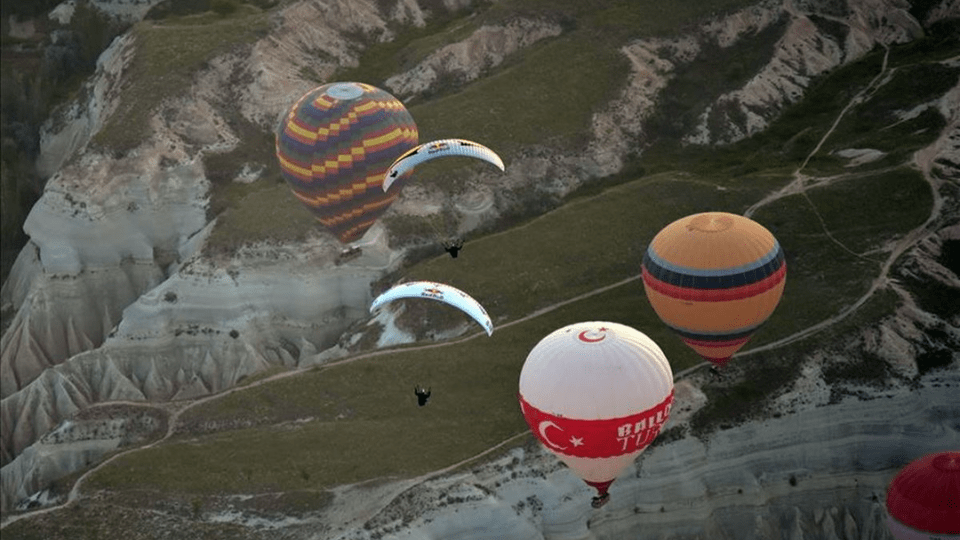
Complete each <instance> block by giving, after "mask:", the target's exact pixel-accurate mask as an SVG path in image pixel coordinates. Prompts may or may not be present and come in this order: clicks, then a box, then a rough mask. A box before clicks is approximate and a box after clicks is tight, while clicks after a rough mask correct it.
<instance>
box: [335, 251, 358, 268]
mask: <svg viewBox="0 0 960 540" xmlns="http://www.w3.org/2000/svg"><path fill="white" fill-rule="evenodd" d="M361 253H363V250H361V249H360V248H359V247H356V246H354V247H349V248H347V249H344V250H342V251H341V252H340V254H339V255H337V261H336V264H337V266H340V265H341V264H343V263H345V262H347V261H351V260H353V259H356V258H357V257H359V256H360V255H361Z"/></svg>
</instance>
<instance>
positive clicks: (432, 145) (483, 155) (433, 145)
mask: <svg viewBox="0 0 960 540" xmlns="http://www.w3.org/2000/svg"><path fill="white" fill-rule="evenodd" d="M444 156H465V157H472V158H476V159H482V160H484V161H486V162H488V163H492V164H494V165H496V166H497V168H498V169H500V170H501V171H502V170H504V167H503V160H502V159H500V156H498V155H497V154H496V152H494V151H493V150H491V149H489V148H487V147H486V146H484V145H482V144H480V143H475V142H473V141H468V140H465V139H440V140H437V141H433V142H428V143H424V144H421V145H420V146H417V147H415V148H413V149H411V150H409V151H407V152H406V153H405V154H403V155H401V156H400V157H398V158H397V160H396V161H394V162H393V165H391V166H390V168H389V169H387V173H386V175H384V177H383V191H387V190H388V189H390V186H391V185H393V181H394V180H396V179H397V178H399V177H401V176H403V175H404V174H406V173H407V172H408V171H409V170H411V169H413V168H414V167H416V166H417V165H419V164H421V163H423V162H425V161H430V160H431V159H436V158H438V157H444Z"/></svg>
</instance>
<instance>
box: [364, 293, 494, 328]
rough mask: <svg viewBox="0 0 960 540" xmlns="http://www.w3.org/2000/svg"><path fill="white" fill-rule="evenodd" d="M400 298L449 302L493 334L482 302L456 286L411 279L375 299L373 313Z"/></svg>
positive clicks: (371, 310)
mask: <svg viewBox="0 0 960 540" xmlns="http://www.w3.org/2000/svg"><path fill="white" fill-rule="evenodd" d="M400 298H427V299H429V300H436V301H438V302H443V303H445V304H449V305H451V306H453V307H455V308H457V309H459V310H460V311H463V312H464V313H466V314H467V315H469V316H470V317H472V318H473V320H475V321H477V323H479V324H480V326H482V327H483V329H484V331H486V332H487V335H488V336H489V335H492V334H493V321H491V320H490V315H487V310H485V309H483V306H481V305H480V302H477V301H476V300H474V299H473V297H472V296H470V295H469V294H467V293H465V292H463V291H461V290H460V289H458V288H456V287H452V286H450V285H446V284H443V283H437V282H435V281H411V282H408V283H401V284H400V285H396V286H394V287H391V288H390V289H389V290H387V291H386V292H384V293H383V294H381V295H380V296H378V297H376V298H375V299H374V300H373V303H372V304H371V305H370V312H371V313H373V312H374V311H376V310H377V309H378V308H380V306H382V305H384V304H386V303H388V302H392V301H394V300H397V299H400Z"/></svg>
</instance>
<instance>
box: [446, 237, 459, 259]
mask: <svg viewBox="0 0 960 540" xmlns="http://www.w3.org/2000/svg"><path fill="white" fill-rule="evenodd" d="M461 249H463V240H462V239H460V238H454V239H453V240H451V241H449V242H444V243H443V250H444V251H446V252H447V253H449V254H450V257H451V258H453V259H456V258H457V255H459V254H460V250H461Z"/></svg>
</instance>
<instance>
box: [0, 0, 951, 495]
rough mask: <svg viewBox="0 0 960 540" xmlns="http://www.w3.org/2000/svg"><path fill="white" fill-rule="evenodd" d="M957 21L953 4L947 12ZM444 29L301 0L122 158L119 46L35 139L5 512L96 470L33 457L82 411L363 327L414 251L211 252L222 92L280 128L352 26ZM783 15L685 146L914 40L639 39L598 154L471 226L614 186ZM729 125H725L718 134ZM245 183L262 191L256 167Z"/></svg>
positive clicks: (485, 62) (539, 168)
mask: <svg viewBox="0 0 960 540" xmlns="http://www.w3.org/2000/svg"><path fill="white" fill-rule="evenodd" d="M462 5H466V3H463V2H460V3H456V2H451V3H449V4H448V7H458V6H460V7H462ZM956 9H957V8H956V6H955V5H953V6H952V7H951V5H950V4H949V3H948V2H945V3H944V8H943V10H942V11H943V12H944V13H947V14H948V15H949V13H951V10H956ZM954 12H955V11H954ZM931 16H933V15H931ZM941 16H946V15H941ZM429 17H430V13H429V10H425V9H424V8H423V7H422V6H420V5H419V4H418V3H417V2H416V1H414V0H404V1H399V2H396V3H394V4H384V3H378V2H354V1H352V0H332V1H329V2H310V1H303V2H296V3H291V4H290V5H288V6H286V7H284V8H283V10H282V11H280V12H279V13H278V14H277V16H276V19H275V21H274V25H273V26H272V27H271V30H270V32H269V34H268V35H267V36H266V37H263V38H262V39H259V40H257V41H256V42H255V43H254V44H253V45H252V46H250V47H249V48H245V49H242V50H239V51H237V50H235V51H231V52H229V53H225V54H224V55H222V56H219V57H217V58H214V59H213V60H211V61H210V62H208V63H207V66H206V67H205V68H204V69H203V70H202V71H201V72H199V73H197V74H196V76H195V77H194V79H193V80H192V83H191V86H190V88H189V89H187V91H186V92H185V93H184V94H183V95H180V96H179V97H176V98H171V100H172V101H170V102H169V103H168V104H167V105H169V106H168V107H164V109H165V110H166V111H167V113H166V114H161V113H160V112H158V113H157V114H155V115H153V116H151V117H150V134H149V136H148V137H147V138H146V139H145V140H144V141H143V142H142V143H141V144H140V145H139V146H137V147H136V148H134V149H133V150H131V151H129V152H127V153H125V154H124V155H122V156H115V155H112V154H106V153H103V152H100V151H98V150H96V148H95V147H94V146H92V145H91V144H90V141H91V138H92V137H93V136H94V135H95V134H96V133H97V132H98V131H99V130H100V129H101V128H102V127H103V126H104V124H105V122H106V121H107V119H108V118H109V117H110V115H112V114H113V113H114V112H115V111H116V107H117V103H118V101H119V99H120V98H119V96H120V93H121V92H122V91H123V84H124V77H125V75H126V74H127V70H128V68H129V66H130V62H131V59H132V57H133V55H134V54H135V43H134V42H133V40H132V38H131V36H130V35H125V36H123V37H121V38H118V39H117V40H116V42H115V43H114V44H113V45H112V46H111V47H110V49H109V50H108V51H107V52H106V53H104V55H103V56H102V57H101V59H100V61H99V64H98V65H99V67H98V72H97V75H96V76H95V77H94V79H93V80H92V81H91V82H90V83H89V84H88V85H87V86H85V89H84V91H83V92H82V98H80V99H78V100H77V101H76V102H75V103H73V104H71V105H70V106H69V107H67V108H65V109H63V110H61V111H59V113H58V114H57V116H56V117H55V118H54V119H52V120H51V121H50V122H49V123H48V125H47V127H46V129H45V131H44V132H43V134H42V136H41V140H42V151H41V157H40V159H39V161H38V167H39V168H41V170H44V171H46V172H48V173H49V174H51V175H52V177H51V179H50V181H49V182H48V186H47V189H46V192H45V193H44V196H43V198H42V199H41V201H40V202H39V203H38V204H37V205H36V207H35V208H34V209H33V211H32V212H31V214H30V216H29V218H28V220H27V223H26V225H25V230H26V231H27V233H28V234H29V235H30V237H31V242H30V244H28V246H27V247H26V248H25V249H24V251H23V252H22V253H21V255H20V258H19V259H18V261H17V263H16V266H15V268H14V270H13V272H12V273H11V277H10V279H9V280H8V281H7V282H6V283H4V285H3V290H2V293H0V301H2V303H3V305H4V309H5V310H13V311H15V315H14V317H13V318H12V322H11V323H10V325H9V327H8V328H7V329H6V331H5V332H4V334H3V338H2V343H0V381H2V383H0V395H2V398H3V400H2V403H0V407H2V411H0V415H2V419H3V425H2V438H0V440H2V456H0V457H2V463H3V464H4V468H3V469H2V470H3V486H4V487H3V495H4V500H3V506H4V508H8V507H9V505H10V504H12V503H13V502H15V501H16V500H18V499H19V498H22V497H23V496H25V494H28V493H30V492H31V490H36V489H39V486H42V485H44V483H45V482H48V481H49V480H50V479H52V478H55V477H57V476H58V475H62V474H67V473H69V472H70V471H72V470H75V468H76V467H79V466H83V465H84V464H85V463H86V462H89V460H91V459H96V457H95V456H98V455H103V454H104V453H105V452H108V451H109V450H110V449H111V448H113V447H111V446H110V445H109V444H106V445H100V446H97V447H96V448H95V449H93V450H90V452H92V453H88V454H84V455H85V456H86V457H85V458H84V459H83V460H78V459H73V458H69V459H68V458H66V457H65V458H63V459H60V460H59V461H57V462H58V463H62V464H63V466H62V467H60V466H55V467H54V466H49V465H45V466H44V467H45V468H44V470H45V471H47V472H44V473H43V474H37V473H36V472H35V471H34V469H33V468H34V467H35V466H38V465H36V463H38V462H37V460H36V459H35V457H31V456H36V455H39V451H37V450H34V451H31V452H30V455H27V453H26V452H25V449H28V448H30V447H31V445H33V444H34V443H36V442H37V441H38V440H39V439H40V438H41V437H42V436H43V435H44V434H45V433H48V432H50V431H51V430H53V429H55V428H56V427H57V426H58V425H62V422H64V421H65V420H67V419H69V418H70V417H71V416H72V415H75V414H76V413H77V412H78V411H82V410H85V409H87V408H89V407H90V406H91V405H93V404H96V403H100V402H104V401H112V400H125V401H166V400H171V399H188V398H193V397H197V396H200V395H205V394H208V393H210V392H216V391H219V390H222V389H224V388H228V387H230V386H232V385H235V384H236V383H237V382H238V381H240V380H242V379H243V378H245V377H249V376H250V375H253V374H255V373H257V372H260V371H262V370H264V369H266V368H267V367H268V366H270V365H283V366H288V367H290V366H301V365H304V363H305V362H317V361H323V359H324V358H326V357H325V356H323V355H322V354H320V353H321V351H323V350H324V349H325V348H328V347H330V346H331V345H333V343H335V342H336V338H337V337H338V336H339V334H340V333H341V332H342V331H343V330H344V329H345V327H346V326H347V325H348V324H349V323H350V322H351V321H353V320H355V319H357V318H359V317H361V316H363V315H365V313H366V306H367V305H368V303H369V299H370V298H369V284H370V283H371V282H372V281H374V280H376V279H377V278H378V277H380V276H381V275H382V274H383V273H384V272H385V271H387V270H389V269H390V268H392V267H393V265H394V264H396V262H397V260H398V257H399V256H400V254H399V253H398V252H395V251H393V250H391V249H390V248H389V247H388V245H387V242H386V239H385V236H384V235H383V231H380V232H379V233H377V232H374V233H373V234H372V235H371V238H370V239H369V242H370V243H369V245H368V246H367V247H365V256H364V258H363V259H361V260H357V261H352V262H351V263H350V264H347V265H344V266H337V265H336V264H334V261H335V259H336V256H337V251H338V248H337V247H336V246H335V244H334V243H333V242H332V241H331V240H330V239H329V238H327V237H324V236H316V237H311V238H309V239H307V240H306V241H304V242H303V243H300V244H297V245H284V246H248V247H247V248H245V249H242V250H239V251H238V252H237V253H235V254H232V255H231V256H228V257H221V258H211V257H206V256H203V255H201V253H202V246H203V243H204V241H205V239H206V237H207V234H209V231H210V229H211V228H212V227H215V223H213V222H209V221H208V217H207V209H208V204H209V194H210V189H211V184H210V181H209V179H208V178H207V172H206V171H205V170H204V168H203V159H202V158H203V156H204V155H207V154H210V153H223V152H228V151H230V150H231V149H234V148H236V147H237V145H238V144H240V134H239V133H238V132H237V130H236V129H234V128H233V127H232V125H231V123H230V122H228V121H227V120H226V119H225V117H224V115H223V114H222V113H221V111H220V109H219V108H218V103H219V102H220V100H221V99H222V98H221V96H220V95H219V93H220V92H221V90H222V89H223V88H227V87H228V88H230V89H231V99H233V100H234V101H233V105H234V106H235V108H236V110H237V111H239V114H240V115H242V117H243V118H244V119H245V120H246V121H248V122H251V123H253V124H256V125H258V126H262V127H265V128H271V127H272V126H273V125H275V124H276V122H277V119H278V118H279V116H280V115H281V114H282V113H283V112H284V111H285V110H286V108H287V107H288V106H289V104H290V103H291V102H292V101H293V100H295V99H296V98H298V97H299V96H300V95H302V94H303V93H304V92H306V91H307V90H309V89H310V88H311V87H313V86H314V85H315V84H316V82H315V80H311V79H316V80H323V81H326V80H328V79H329V78H330V77H332V76H333V74H334V73H335V70H336V69H337V68H338V67H339V66H352V65H356V64H357V62H358V58H359V53H360V51H361V49H360V45H359V43H358V41H357V40H356V39H355V38H354V37H352V36H355V35H356V33H357V32H360V33H362V34H364V35H367V36H377V39H380V40H383V41H387V40H390V39H393V37H394V36H393V30H391V28H393V26H392V25H393V24H395V23H401V24H413V25H423V24H424V21H425V20H427V19H428V18H429ZM821 18H830V20H832V21H834V22H835V23H836V24H837V25H840V26H843V27H846V28H847V30H846V31H845V32H843V33H844V34H845V36H846V37H844V38H843V39H840V38H838V37H837V36H835V35H831V34H829V33H824V32H823V31H822V30H821V29H820V27H819V26H817V25H816V24H814V23H812V22H811V20H813V19H817V20H819V19H821ZM781 20H787V21H789V22H788V23H787V25H786V28H787V31H786V33H785V35H784V37H782V38H781V40H780V42H779V43H778V46H777V49H776V53H775V55H774V56H773V58H772V59H771V61H770V62H769V63H768V64H767V65H766V66H765V67H764V68H763V70H762V71H761V72H760V74H758V75H757V76H756V77H754V78H753V79H751V80H750V82H749V83H747V85H745V86H744V87H743V88H741V89H739V90H738V91H736V92H733V93H731V94H728V95H725V96H723V97H722V98H721V99H720V100H719V101H718V102H717V103H718V105H717V106H716V107H715V108H714V109H713V110H724V111H729V110H731V108H730V107H729V106H727V104H731V103H732V104H733V107H734V108H736V107H740V108H741V109H742V112H743V114H742V115H740V114H729V115H728V116H727V117H724V118H719V117H717V118H715V117H712V116H710V117H709V118H707V117H705V118H704V119H703V121H702V122H701V124H700V125H701V127H700V128H698V130H697V131H696V133H693V134H690V138H689V140H690V141H691V142H700V143H707V142H723V141H731V140H736V139H737V138H740V137H743V136H745V135H748V134H750V133H753V132H755V131H756V130H758V129H762V127H764V126H766V124H767V123H768V122H769V121H770V119H772V118H773V117H775V116H776V114H777V113H778V112H779V111H780V110H781V109H782V108H783V107H784V106H785V105H787V104H789V103H792V102H793V101H795V100H796V99H797V97H799V95H800V94H802V92H803V90H804V89H805V87H806V85H807V84H808V83H809V81H810V79H811V78H812V77H813V76H815V75H817V74H820V73H823V72H825V71H827V70H828V69H830V68H832V67H835V66H837V65H840V64H842V63H844V62H848V61H850V60H852V59H855V58H857V57H858V56H859V55H862V54H863V53H864V52H866V51H868V50H870V49H871V48H872V47H873V46H874V45H876V44H890V43H896V42H900V41H904V40H907V39H910V37H911V36H913V35H915V33H916V30H917V28H918V27H917V23H916V21H913V20H912V19H911V18H909V15H907V14H906V12H905V7H904V6H902V5H900V4H898V3H896V2H893V1H875V2H874V1H870V2H868V1H863V2H860V1H857V2H853V1H851V2H849V3H848V9H847V10H846V11H845V12H844V13H839V14H836V13H826V12H824V8H822V7H821V6H819V5H818V4H814V3H808V4H804V5H799V4H791V3H779V2H765V3H762V4H759V5H758V6H756V7H754V8H751V9H748V10H744V11H743V12H740V13H737V14H734V15H732V16H730V17H726V18H724V19H721V20H718V21H715V22H712V23H710V24H707V25H705V26H704V27H702V28H700V29H698V30H697V31H695V32H692V33H691V34H689V35H684V36H679V37H675V38H671V39H665V38H658V39H648V40H640V41H637V42H635V43H631V44H629V45H627V46H625V47H624V48H623V49H622V52H623V54H624V55H625V56H626V57H627V58H628V59H629V61H630V63H631V72H630V74H629V76H628V78H627V84H626V86H625V88H624V91H623V93H622V94H621V95H620V96H619V97H618V98H617V99H616V100H614V101H613V102H611V103H610V104H609V105H608V106H607V107H605V108H604V109H602V110H601V111H600V112H598V113H597V114H596V115H595V116H594V121H593V137H594V140H593V141H591V142H590V144H589V146H588V149H587V151H586V152H584V153H583V154H581V155H564V156H561V155H558V154H556V153H555V152H553V151H551V150H550V149H536V150H531V151H530V152H526V153H525V154H524V155H522V156H520V157H519V158H518V159H517V160H516V161H515V162H514V163H511V166H510V168H509V170H508V172H507V174H505V175H503V176H502V177H499V176H498V177H496V178H495V179H492V180H490V181H485V182H483V183H480V182H477V183H476V185H475V186H474V187H473V188H471V189H470V190H468V192H467V193H464V194H460V195H459V199H458V200H457V201H456V202H457V204H460V205H461V207H462V209H464V210H465V214H466V215H468V218H469V219H470V220H471V221H470V222H469V223H467V225H465V226H466V227H475V226H478V225H480V224H482V223H484V222H486V221H487V220H490V219H494V218H495V217H496V216H497V215H498V210H499V209H498V208H497V207H496V199H494V198H493V197H492V196H491V193H492V192H494V191H498V192H499V191H501V190H505V191H507V192H509V191H510V190H513V189H519V188H522V187H524V186H528V185H541V186H545V187H544V189H545V190H548V191H550V192H552V193H553V194H559V195H562V194H564V193H567V192H569V191H570V190H572V189H575V188H576V187H577V186H578V185H580V184H581V183H583V182H584V181H586V180H588V179H589V178H593V177H598V176H603V175H606V174H611V173H614V172H617V171H619V170H620V169H621V168H622V166H623V162H624V159H625V158H626V157H627V155H628V154H630V153H631V152H632V151H633V150H634V149H635V148H636V146H637V141H638V139H639V140H642V139H643V138H644V137H646V136H647V134H645V133H644V131H643V130H644V121H645V120H646V119H647V118H649V116H650V115H651V114H652V112H653V111H654V108H655V107H656V104H657V100H658V98H659V95H660V92H662V91H663V89H664V88H665V87H666V85H667V83H668V82H669V80H670V79H671V77H672V76H673V73H674V72H675V70H676V68H677V67H678V66H681V65H683V64H685V63H687V62H690V61H692V60H694V59H695V58H697V56H698V55H699V54H701V52H702V51H703V49H704V47H706V46H719V47H726V46H730V45H731V44H734V43H736V42H737V40H738V39H743V38H744V36H749V35H751V34H752V33H756V32H758V31H761V30H763V29H765V28H768V27H770V25H772V24H774V23H775V22H777V21H781ZM560 31H561V28H560V27H559V26H557V25H555V24H551V23H545V22H542V21H533V20H527V19H521V20H516V21H512V22H508V23H506V24H504V25H503V26H500V27H490V26H484V27H482V28H480V29H478V30H477V31H476V32H474V33H472V34H471V35H469V36H467V37H466V38H465V39H464V40H462V41H460V42H458V43H454V44H451V45H448V46H446V47H443V48H441V49H438V50H437V51H436V52H435V53H433V54H431V55H429V56H428V57H427V58H425V59H424V60H423V61H422V62H421V63H420V64H418V65H417V66H416V67H414V68H413V69H411V70H408V71H405V72H403V73H398V74H396V75H395V76H393V77H391V78H390V79H388V85H389V87H390V88H391V90H393V91H394V92H397V93H398V94H400V95H404V96H416V95H420V94H423V93H425V92H428V91H430V90H436V89H437V85H439V84H441V83H442V81H443V80H444V78H445V77H449V76H452V77H456V78H459V79H462V80H472V79H473V78H476V77H481V76H483V74H484V73H486V71H487V70H489V69H491V68H493V67H495V66H496V65H498V64H499V63H500V62H502V61H503V60H504V58H506V57H507V56H509V55H510V54H513V53H515V52H516V51H518V50H521V49H522V48H523V47H526V46H529V45H530V44H532V43H534V42H536V41H538V40H541V39H546V38H549V37H551V36H555V35H557V34H558V33H560ZM308 75H309V76H308ZM721 102H722V103H724V105H723V106H720V105H719V104H720V103H721ZM170 111H173V112H170ZM711 114H715V113H713V112H710V113H708V116H709V115H711ZM717 114H719V113H717ZM724 114H726V113H724ZM718 118H719V119H718ZM744 118H746V120H744ZM718 122H719V123H722V124H724V125H728V126H731V127H730V128H729V130H728V131H725V132H716V131H715V130H711V129H708V128H707V127H705V126H712V125H714V124H717V123H718ZM256 166H257V164H255V163H253V164H251V169H252V170H256ZM241 180H244V181H256V174H252V177H251V178H247V179H241ZM418 196H419V197H425V198H428V199H429V198H435V197H438V195H436V194H423V193H417V192H416V190H411V193H410V194H409V195H405V197H411V198H412V197H418ZM507 200H509V199H507ZM421 202H423V201H418V204H416V205H414V204H406V205H405V204H404V199H401V200H400V201H398V205H397V209H398V211H408V212H415V211H417V210H415V209H414V208H415V207H419V208H423V206H424V205H423V204H419V203H421ZM428 202H430V201H428ZM432 202H435V203H437V205H438V206H439V204H440V203H442V202H443V201H442V200H433V201H432ZM404 208H406V210H404ZM891 339H893V338H891ZM44 444H47V443H44ZM98 452H99V453H98ZM21 455H23V459H22V460H20V461H17V464H16V466H13V463H14V462H15V460H17V459H18V456H21ZM64 455H67V454H64ZM28 463H34V465H28ZM37 470H39V469H37ZM31 471H34V472H31ZM49 471H54V472H49Z"/></svg>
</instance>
